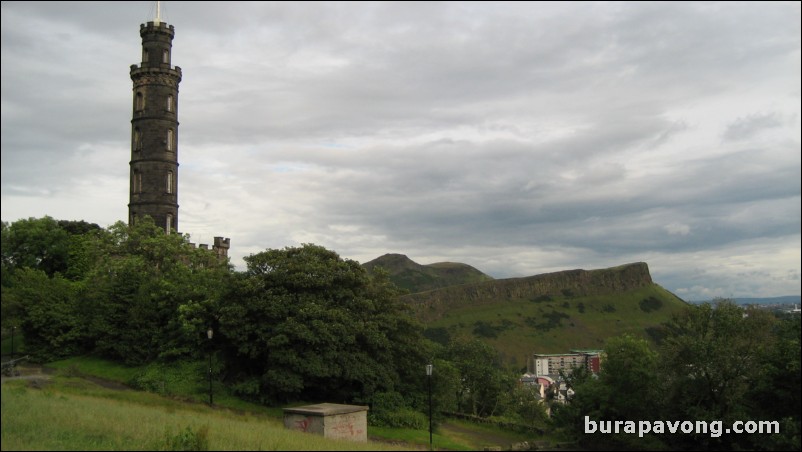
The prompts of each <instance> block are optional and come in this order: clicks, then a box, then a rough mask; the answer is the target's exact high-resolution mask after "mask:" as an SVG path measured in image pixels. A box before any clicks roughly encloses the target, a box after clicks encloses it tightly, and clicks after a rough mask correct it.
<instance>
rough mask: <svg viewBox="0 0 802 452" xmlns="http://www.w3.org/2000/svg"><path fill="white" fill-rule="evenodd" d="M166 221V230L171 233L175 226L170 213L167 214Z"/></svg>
mask: <svg viewBox="0 0 802 452" xmlns="http://www.w3.org/2000/svg"><path fill="white" fill-rule="evenodd" d="M165 223H166V224H165V225H164V230H165V231H166V232H167V233H168V234H169V233H170V229H172V228H173V216H172V215H170V214H167V221H166V222H165Z"/></svg>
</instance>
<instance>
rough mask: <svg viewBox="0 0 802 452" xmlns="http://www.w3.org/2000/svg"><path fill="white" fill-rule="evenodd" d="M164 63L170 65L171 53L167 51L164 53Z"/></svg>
mask: <svg viewBox="0 0 802 452" xmlns="http://www.w3.org/2000/svg"><path fill="white" fill-rule="evenodd" d="M162 63H165V64H168V63H170V52H169V51H167V50H163V51H162Z"/></svg>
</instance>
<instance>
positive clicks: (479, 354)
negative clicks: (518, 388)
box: [447, 339, 516, 416]
mask: <svg viewBox="0 0 802 452" xmlns="http://www.w3.org/2000/svg"><path fill="white" fill-rule="evenodd" d="M447 353H448V358H449V359H450V360H451V361H452V362H453V363H454V366H455V367H456V368H457V369H458V371H459V375H460V382H461V386H460V388H459V390H460V393H459V402H460V404H461V406H460V409H461V410H462V411H466V410H467V411H468V412H470V413H471V414H473V415H474V416H492V415H494V414H496V413H497V410H499V409H500V408H502V405H503V400H504V397H505V394H506V393H508V392H509V391H511V390H512V388H513V387H514V386H515V380H516V377H515V376H514V375H513V374H511V373H510V372H507V371H506V370H504V367H503V365H502V363H501V358H500V357H499V354H498V352H497V351H496V350H495V349H494V348H493V347H492V346H490V345H488V344H486V343H484V342H482V341H480V340H478V339H472V340H469V341H463V340H455V341H452V342H451V344H450V345H449V348H448V352H447ZM463 403H464V405H462V404H463Z"/></svg>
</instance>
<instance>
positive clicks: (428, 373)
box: [426, 364, 434, 450]
mask: <svg viewBox="0 0 802 452" xmlns="http://www.w3.org/2000/svg"><path fill="white" fill-rule="evenodd" d="M432 367H434V366H432V365H431V364H427V365H426V380H428V381H429V450H433V449H432Z"/></svg>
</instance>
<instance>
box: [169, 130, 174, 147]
mask: <svg viewBox="0 0 802 452" xmlns="http://www.w3.org/2000/svg"><path fill="white" fill-rule="evenodd" d="M173 135H174V134H173V129H168V130H167V150H168V151H172V150H173V140H174V137H173Z"/></svg>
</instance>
